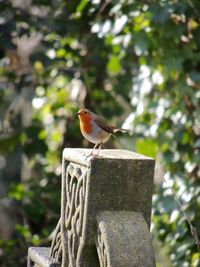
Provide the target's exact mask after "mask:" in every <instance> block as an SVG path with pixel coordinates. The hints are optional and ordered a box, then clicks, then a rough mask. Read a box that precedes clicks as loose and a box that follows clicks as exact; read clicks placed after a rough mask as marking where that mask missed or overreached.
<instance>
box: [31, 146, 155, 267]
mask: <svg viewBox="0 0 200 267" xmlns="http://www.w3.org/2000/svg"><path fill="white" fill-rule="evenodd" d="M90 152H91V150H89V149H65V150H64V152H63V164H62V168H63V170H62V198H61V219H60V221H59V223H58V225H57V227H56V231H55V232H56V233H55V237H54V240H53V242H52V247H51V250H50V256H51V258H54V259H55V260H56V261H57V262H61V263H62V264H61V265H62V267H122V266H124V267H147V266H148V267H154V266H155V262H154V255H153V248H152V245H151V240H150V234H149V227H150V221H151V204H152V186H153V175H154V160H153V159H151V158H148V157H145V156H143V155H139V154H136V153H134V152H130V151H126V150H115V149H114V150H101V152H100V157H97V158H93V159H91V157H86V156H87V155H88V154H89V153H90ZM38 257H39V256H38V255H37V257H35V260H38ZM38 266H43V265H39V264H38Z"/></svg>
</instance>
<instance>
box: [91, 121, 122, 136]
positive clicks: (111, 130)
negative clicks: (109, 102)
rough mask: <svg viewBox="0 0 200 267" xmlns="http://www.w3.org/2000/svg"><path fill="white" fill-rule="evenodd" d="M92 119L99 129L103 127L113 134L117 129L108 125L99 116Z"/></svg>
mask: <svg viewBox="0 0 200 267" xmlns="http://www.w3.org/2000/svg"><path fill="white" fill-rule="evenodd" d="M94 121H95V122H96V124H97V125H98V126H99V127H100V128H101V129H103V130H104V131H105V132H107V133H111V134H113V133H114V132H115V130H116V129H117V128H116V127H113V126H110V125H108V124H107V123H106V122H105V121H104V120H103V119H102V118H101V117H97V118H95V120H94Z"/></svg>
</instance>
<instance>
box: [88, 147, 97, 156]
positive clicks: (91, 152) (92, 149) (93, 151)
mask: <svg viewBox="0 0 200 267" xmlns="http://www.w3.org/2000/svg"><path fill="white" fill-rule="evenodd" d="M97 146H98V144H95V145H94V147H93V149H92V152H91V153H90V154H89V155H93V153H94V150H95V148H96V147H97Z"/></svg>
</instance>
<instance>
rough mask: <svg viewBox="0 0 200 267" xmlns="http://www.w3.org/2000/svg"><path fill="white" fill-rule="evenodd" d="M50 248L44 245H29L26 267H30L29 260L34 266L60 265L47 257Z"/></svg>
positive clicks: (53, 266) (57, 266) (58, 266)
mask: <svg viewBox="0 0 200 267" xmlns="http://www.w3.org/2000/svg"><path fill="white" fill-rule="evenodd" d="M49 251H50V248H45V247H30V248H29V250H28V264H27V266H28V267H31V266H32V265H31V262H34V263H35V264H34V266H40V267H60V266H61V265H60V263H58V262H56V261H55V260H54V259H52V258H50V257H49Z"/></svg>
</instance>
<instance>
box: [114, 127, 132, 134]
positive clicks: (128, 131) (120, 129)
mask: <svg viewBox="0 0 200 267" xmlns="http://www.w3.org/2000/svg"><path fill="white" fill-rule="evenodd" d="M113 132H114V133H117V132H121V133H130V130H127V129H122V128H115V129H113Z"/></svg>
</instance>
